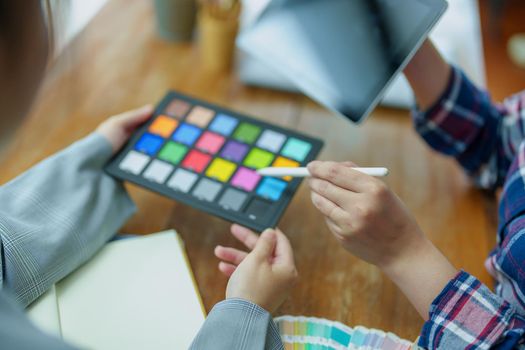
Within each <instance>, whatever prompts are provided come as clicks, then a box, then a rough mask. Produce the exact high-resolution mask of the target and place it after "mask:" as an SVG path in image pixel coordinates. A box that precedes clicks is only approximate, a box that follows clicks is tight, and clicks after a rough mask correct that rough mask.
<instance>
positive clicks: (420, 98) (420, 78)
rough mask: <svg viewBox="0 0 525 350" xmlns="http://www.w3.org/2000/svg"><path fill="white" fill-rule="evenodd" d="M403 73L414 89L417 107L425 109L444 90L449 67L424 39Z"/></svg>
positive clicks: (433, 47)
mask: <svg viewBox="0 0 525 350" xmlns="http://www.w3.org/2000/svg"><path fill="white" fill-rule="evenodd" d="M404 73H405V76H406V78H407V80H408V82H409V83H410V86H411V87H412V90H413V91H414V94H415V97H416V101H417V103H418V105H419V108H421V109H423V110H425V109H428V108H429V107H431V106H432V105H433V104H434V103H435V102H437V100H438V99H439V97H440V96H441V95H442V94H443V92H444V91H445V89H446V87H447V83H448V80H449V78H450V74H451V67H450V65H449V64H448V63H447V62H446V61H445V59H444V58H443V56H441V54H440V53H439V51H438V50H437V49H436V48H435V46H434V45H433V44H432V42H431V41H430V40H426V41H425V42H424V43H423V45H422V46H421V48H420V49H419V51H418V52H417V53H416V55H415V56H414V57H413V58H412V61H410V63H409V64H408V66H407V67H406V68H405V70H404Z"/></svg>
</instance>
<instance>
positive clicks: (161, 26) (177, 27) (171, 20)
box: [155, 0, 197, 41]
mask: <svg viewBox="0 0 525 350" xmlns="http://www.w3.org/2000/svg"><path fill="white" fill-rule="evenodd" d="M196 14H197V3H196V0H155V17H156V19H157V30H158V32H159V35H160V37H161V38H163V39H165V40H169V41H191V39H192V37H193V29H194V27H195V17H196Z"/></svg>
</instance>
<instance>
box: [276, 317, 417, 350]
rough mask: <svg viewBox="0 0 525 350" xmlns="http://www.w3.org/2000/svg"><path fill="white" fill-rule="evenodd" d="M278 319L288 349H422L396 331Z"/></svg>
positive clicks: (295, 319)
mask: <svg viewBox="0 0 525 350" xmlns="http://www.w3.org/2000/svg"><path fill="white" fill-rule="evenodd" d="M274 321H275V323H276V324H277V325H278V327H279V332H280V334H281V338H282V340H283V343H284V348H285V349H286V350H303V349H304V350H343V349H367V350H375V349H385V350H410V349H421V348H420V347H418V346H417V344H414V343H412V342H409V341H408V340H404V339H401V338H399V337H398V336H396V335H395V334H393V333H387V332H383V331H380V330H378V329H369V328H365V327H361V326H357V327H354V328H350V327H348V326H345V325H343V324H341V323H339V322H334V321H328V320H325V319H321V318H315V317H304V316H281V317H277V318H276V319H275V320H274Z"/></svg>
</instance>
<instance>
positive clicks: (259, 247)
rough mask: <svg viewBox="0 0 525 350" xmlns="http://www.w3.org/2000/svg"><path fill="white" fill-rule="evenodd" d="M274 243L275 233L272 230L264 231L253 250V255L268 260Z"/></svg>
mask: <svg viewBox="0 0 525 350" xmlns="http://www.w3.org/2000/svg"><path fill="white" fill-rule="evenodd" d="M275 243H276V236H275V231H274V230H272V229H266V230H264V232H263V233H262V234H261V236H260V237H259V239H258V240H257V243H256V245H255V248H254V249H253V255H255V256H256V257H257V258H259V259H268V258H269V257H271V256H272V254H273V250H274V249H275Z"/></svg>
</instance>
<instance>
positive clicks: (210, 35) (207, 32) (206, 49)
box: [198, 0, 241, 71]
mask: <svg viewBox="0 0 525 350" xmlns="http://www.w3.org/2000/svg"><path fill="white" fill-rule="evenodd" d="M240 10H241V4H240V2H239V1H237V0H202V1H201V2H200V6H199V16H198V17H199V50H200V57H201V64H202V67H203V68H204V69H206V70H212V71H227V70H229V69H230V68H231V66H232V62H233V57H234V51H235V38H236V36H237V31H238V29H239V16H240Z"/></svg>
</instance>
